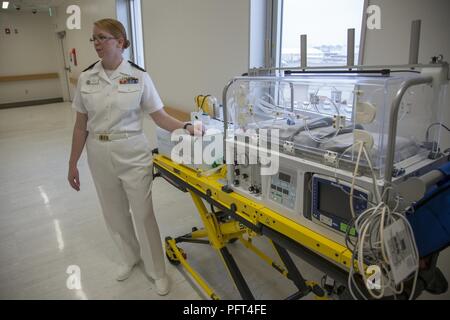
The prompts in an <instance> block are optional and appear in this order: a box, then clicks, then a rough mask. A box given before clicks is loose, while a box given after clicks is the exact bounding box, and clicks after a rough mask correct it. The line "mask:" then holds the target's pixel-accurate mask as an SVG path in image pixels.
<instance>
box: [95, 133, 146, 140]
mask: <svg viewBox="0 0 450 320" xmlns="http://www.w3.org/2000/svg"><path fill="white" fill-rule="evenodd" d="M140 134H142V131H133V132H124V133H95V134H94V136H95V139H98V140H100V141H114V140H123V139H128V138H130V137H134V136H137V135H140Z"/></svg>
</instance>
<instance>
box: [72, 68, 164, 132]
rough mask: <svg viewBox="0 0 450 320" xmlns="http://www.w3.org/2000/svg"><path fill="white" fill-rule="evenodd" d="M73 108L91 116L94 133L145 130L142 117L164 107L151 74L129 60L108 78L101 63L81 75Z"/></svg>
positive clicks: (88, 126)
mask: <svg viewBox="0 0 450 320" xmlns="http://www.w3.org/2000/svg"><path fill="white" fill-rule="evenodd" d="M72 107H73V108H74V109H75V110H76V111H78V112H80V113H86V114H87V116H88V121H87V130H88V131H89V132H91V133H125V132H136V131H142V119H143V117H142V115H143V113H144V114H149V113H153V112H155V111H158V110H159V109H162V108H163V103H162V101H161V98H160V97H159V95H158V92H157V91H156V89H155V86H154V84H153V82H152V79H151V78H150V76H149V75H148V73H147V72H144V71H142V70H139V69H137V68H135V67H133V66H132V65H131V64H130V63H129V62H128V61H126V60H125V59H123V60H122V63H121V64H120V65H119V67H118V68H117V69H116V70H115V71H114V72H113V73H112V74H111V76H110V77H108V76H107V75H106V73H105V70H104V69H103V66H102V63H101V61H99V62H97V63H96V64H95V65H94V67H92V68H91V69H89V70H86V71H85V72H83V73H81V75H80V78H79V79H78V85H77V90H76V93H75V97H74V99H73V102H72Z"/></svg>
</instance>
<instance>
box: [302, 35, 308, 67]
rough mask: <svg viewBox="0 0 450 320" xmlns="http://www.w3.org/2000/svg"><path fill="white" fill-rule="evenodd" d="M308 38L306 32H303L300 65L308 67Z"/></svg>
mask: <svg viewBox="0 0 450 320" xmlns="http://www.w3.org/2000/svg"><path fill="white" fill-rule="evenodd" d="M306 48H307V39H306V34H302V35H301V36H300V67H302V68H306V67H307V59H306V56H307V49H306Z"/></svg>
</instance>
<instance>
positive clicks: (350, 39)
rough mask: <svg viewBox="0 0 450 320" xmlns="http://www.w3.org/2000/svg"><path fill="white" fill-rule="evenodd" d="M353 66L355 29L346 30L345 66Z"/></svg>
mask: <svg viewBox="0 0 450 320" xmlns="http://www.w3.org/2000/svg"><path fill="white" fill-rule="evenodd" d="M354 65H355V29H348V30H347V66H349V67H350V66H354Z"/></svg>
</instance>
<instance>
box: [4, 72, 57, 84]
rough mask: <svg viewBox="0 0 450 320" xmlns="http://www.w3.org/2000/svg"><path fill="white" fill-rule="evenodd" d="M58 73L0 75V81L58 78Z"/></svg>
mask: <svg viewBox="0 0 450 320" xmlns="http://www.w3.org/2000/svg"><path fill="white" fill-rule="evenodd" d="M58 78H59V74H58V73H38V74H23V75H19V76H0V82H12V81H26V80H45V79H58Z"/></svg>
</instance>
